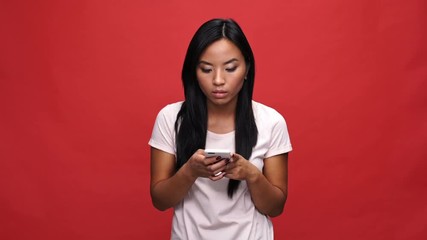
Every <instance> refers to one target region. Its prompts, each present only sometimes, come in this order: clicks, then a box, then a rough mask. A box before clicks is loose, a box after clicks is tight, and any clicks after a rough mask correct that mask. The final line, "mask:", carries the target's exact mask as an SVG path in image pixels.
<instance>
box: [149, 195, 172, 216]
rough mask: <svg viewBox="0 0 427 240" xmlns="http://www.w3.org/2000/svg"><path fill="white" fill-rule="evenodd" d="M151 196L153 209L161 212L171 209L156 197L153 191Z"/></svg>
mask: <svg viewBox="0 0 427 240" xmlns="http://www.w3.org/2000/svg"><path fill="white" fill-rule="evenodd" d="M150 195H151V203H152V204H153V207H154V208H156V209H157V210H159V211H166V210H168V209H169V208H170V206H169V205H168V204H167V203H165V202H164V201H162V199H161V198H160V197H156V195H155V194H154V193H153V191H152V192H151V193H150Z"/></svg>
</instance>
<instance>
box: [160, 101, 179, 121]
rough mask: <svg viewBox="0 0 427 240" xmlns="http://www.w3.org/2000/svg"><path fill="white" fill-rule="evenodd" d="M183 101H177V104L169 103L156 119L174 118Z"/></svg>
mask: <svg viewBox="0 0 427 240" xmlns="http://www.w3.org/2000/svg"><path fill="white" fill-rule="evenodd" d="M182 103H183V101H179V102H175V103H170V104H168V105H166V106H164V107H163V108H162V109H161V110H160V111H159V114H158V117H160V116H163V117H168V118H170V117H176V115H177V114H178V112H179V110H180V109H181V106H182Z"/></svg>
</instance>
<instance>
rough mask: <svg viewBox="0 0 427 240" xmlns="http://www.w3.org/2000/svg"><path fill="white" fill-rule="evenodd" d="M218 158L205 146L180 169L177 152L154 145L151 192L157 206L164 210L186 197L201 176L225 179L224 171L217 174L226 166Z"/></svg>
mask: <svg viewBox="0 0 427 240" xmlns="http://www.w3.org/2000/svg"><path fill="white" fill-rule="evenodd" d="M215 162H216V160H215V158H206V157H204V155H203V150H198V151H197V152H196V153H194V154H193V156H191V158H190V159H189V160H188V161H187V163H185V164H184V165H183V166H182V167H181V168H180V169H179V170H178V171H176V170H175V168H176V160H175V156H174V155H172V154H170V153H167V152H164V151H161V150H159V149H156V148H153V147H152V148H151V170H150V171H151V180H150V194H151V200H152V202H153V205H154V207H156V208H157V209H159V210H162V211H163V210H166V209H168V208H171V207H174V206H175V205H176V204H178V203H179V202H180V201H182V199H184V197H185V196H186V195H187V193H188V190H189V189H190V188H191V186H192V185H193V183H194V182H195V181H196V179H197V178H198V177H208V178H210V179H211V180H214V181H216V180H218V179H221V178H222V177H223V175H224V174H221V175H219V176H214V175H215V173H217V172H220V171H222V170H224V167H225V160H222V161H220V162H216V163H215Z"/></svg>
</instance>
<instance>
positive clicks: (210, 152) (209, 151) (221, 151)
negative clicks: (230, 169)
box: [205, 149, 231, 158]
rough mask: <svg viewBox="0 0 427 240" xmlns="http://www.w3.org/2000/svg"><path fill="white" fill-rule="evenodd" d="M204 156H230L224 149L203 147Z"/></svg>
mask: <svg viewBox="0 0 427 240" xmlns="http://www.w3.org/2000/svg"><path fill="white" fill-rule="evenodd" d="M205 156H206V157H221V158H231V152H230V151H229V150H225V149H205Z"/></svg>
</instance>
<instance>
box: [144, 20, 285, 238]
mask: <svg viewBox="0 0 427 240" xmlns="http://www.w3.org/2000/svg"><path fill="white" fill-rule="evenodd" d="M254 77H255V61H254V57H253V53H252V50H251V47H250V45H249V43H248V41H247V39H246V37H245V35H244V33H243V31H242V30H241V28H240V27H239V25H238V24H237V23H236V22H235V21H233V20H231V19H212V20H210V21H208V22H206V23H204V24H203V25H202V26H201V27H200V28H199V29H198V30H197V32H196V33H195V35H194V36H193V38H192V40H191V42H190V45H189V47H188V50H187V54H186V57H185V60H184V66H183V70H182V81H183V85H184V95H185V101H182V102H177V103H173V104H169V105H167V106H166V107H164V108H163V109H162V110H161V111H160V112H159V114H158V116H157V119H156V123H155V125H154V129H153V133H152V137H151V139H150V141H149V144H150V146H151V188H150V189H151V198H152V202H153V205H154V206H155V207H156V208H157V209H159V210H166V209H169V208H174V216H173V223H172V232H171V239H233V240H235V239H273V226H272V223H271V220H270V217H275V216H278V215H280V214H281V213H282V211H283V208H284V205H285V202H286V198H287V174H288V173H287V161H288V160H287V158H288V156H287V154H288V152H289V151H291V150H292V147H291V143H290V140H289V135H288V131H287V126H286V123H285V120H284V118H283V117H282V116H281V115H280V114H279V113H278V112H277V111H275V110H274V109H272V108H270V107H267V106H265V105H263V104H261V103H258V102H255V101H253V100H252V93H253V87H254ZM208 148H214V149H228V150H229V151H231V152H235V153H234V154H232V156H231V157H230V158H224V159H221V158H217V157H206V156H205V151H204V149H208Z"/></svg>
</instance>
